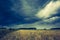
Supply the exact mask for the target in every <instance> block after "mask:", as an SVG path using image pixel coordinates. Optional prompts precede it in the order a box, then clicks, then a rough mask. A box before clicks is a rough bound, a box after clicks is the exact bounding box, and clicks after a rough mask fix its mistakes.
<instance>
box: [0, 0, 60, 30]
mask: <svg viewBox="0 0 60 40" xmlns="http://www.w3.org/2000/svg"><path fill="white" fill-rule="evenodd" d="M0 27H7V28H31V27H36V28H38V29H43V28H60V0H0Z"/></svg>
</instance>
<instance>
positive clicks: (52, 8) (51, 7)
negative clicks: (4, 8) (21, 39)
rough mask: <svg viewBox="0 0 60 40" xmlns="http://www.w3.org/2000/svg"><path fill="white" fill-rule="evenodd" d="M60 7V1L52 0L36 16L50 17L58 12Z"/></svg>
mask: <svg viewBox="0 0 60 40" xmlns="http://www.w3.org/2000/svg"><path fill="white" fill-rule="evenodd" d="M59 8H60V1H56V2H53V1H51V2H50V3H49V4H47V5H46V6H45V7H44V8H43V9H42V10H39V11H38V13H37V14H36V16H37V17H38V18H42V19H45V18H48V17H50V16H52V15H54V14H56V13H57V10H58V9H59Z"/></svg>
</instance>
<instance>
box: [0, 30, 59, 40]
mask: <svg viewBox="0 0 60 40" xmlns="http://www.w3.org/2000/svg"><path fill="white" fill-rule="evenodd" d="M0 40H60V30H17V31H14V32H11V33H8V34H7V35H5V36H4V37H2V38H1V39H0Z"/></svg>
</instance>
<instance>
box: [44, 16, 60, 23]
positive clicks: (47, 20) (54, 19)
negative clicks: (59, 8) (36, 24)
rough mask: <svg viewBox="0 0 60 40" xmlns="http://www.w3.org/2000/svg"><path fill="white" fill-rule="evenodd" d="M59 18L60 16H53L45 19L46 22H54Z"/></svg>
mask: <svg viewBox="0 0 60 40" xmlns="http://www.w3.org/2000/svg"><path fill="white" fill-rule="evenodd" d="M57 19H60V17H57V16H56V17H52V18H50V19H46V20H43V21H44V22H48V23H51V22H54V21H56V20H57Z"/></svg>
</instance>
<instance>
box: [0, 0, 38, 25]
mask: <svg viewBox="0 0 60 40" xmlns="http://www.w3.org/2000/svg"><path fill="white" fill-rule="evenodd" d="M15 4H16V5H15ZM18 4H19V5H18ZM14 5H15V6H16V11H14V10H12V7H13V6H14ZM19 6H20V7H19ZM21 6H22V4H21V2H20V0H0V25H2V26H8V25H13V24H25V23H33V22H35V21H38V19H37V18H31V17H30V18H29V17H27V16H24V13H23V11H21V10H22V9H21V8H22V7H21ZM25 18H26V19H27V20H25Z"/></svg>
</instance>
